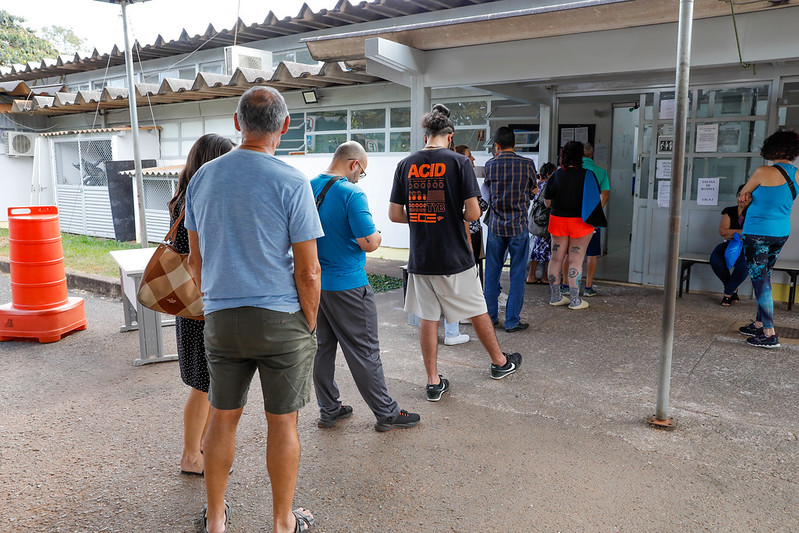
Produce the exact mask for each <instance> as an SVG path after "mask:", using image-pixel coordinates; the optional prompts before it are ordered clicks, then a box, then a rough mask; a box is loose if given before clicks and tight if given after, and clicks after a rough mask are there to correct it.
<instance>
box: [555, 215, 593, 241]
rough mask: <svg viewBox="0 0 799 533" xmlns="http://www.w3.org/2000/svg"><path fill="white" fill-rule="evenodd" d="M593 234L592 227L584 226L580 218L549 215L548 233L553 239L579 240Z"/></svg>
mask: <svg viewBox="0 0 799 533" xmlns="http://www.w3.org/2000/svg"><path fill="white" fill-rule="evenodd" d="M593 232H594V226H592V225H590V224H586V223H585V222H584V221H583V219H582V218H580V217H556V216H555V215H549V233H550V235H552V236H554V237H570V238H572V239H579V238H580V237H585V236H586V235H590V234H591V233H593Z"/></svg>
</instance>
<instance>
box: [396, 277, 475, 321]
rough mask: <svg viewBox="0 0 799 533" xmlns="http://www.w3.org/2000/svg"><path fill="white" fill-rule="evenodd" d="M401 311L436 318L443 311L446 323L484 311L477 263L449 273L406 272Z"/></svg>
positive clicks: (420, 316) (436, 319) (425, 317)
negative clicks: (405, 289)
mask: <svg viewBox="0 0 799 533" xmlns="http://www.w3.org/2000/svg"><path fill="white" fill-rule="evenodd" d="M405 311H406V312H407V313H413V314H415V315H416V316H418V317H419V318H421V319H423V320H433V321H436V322H438V320H439V319H440V318H441V313H442V312H443V313H444V318H446V319H447V322H449V323H455V322H458V321H459V320H463V319H464V318H472V317H475V316H479V315H482V314H484V313H487V312H488V309H487V308H486V301H485V296H483V286H482V284H481V283H480V276H479V275H478V273H477V267H476V266H473V267H472V268H470V269H469V270H465V271H463V272H460V273H458V274H451V275H449V276H439V275H437V276H428V275H425V274H408V289H407V292H406V293H405Z"/></svg>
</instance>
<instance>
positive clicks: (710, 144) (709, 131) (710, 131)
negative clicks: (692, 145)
mask: <svg viewBox="0 0 799 533" xmlns="http://www.w3.org/2000/svg"><path fill="white" fill-rule="evenodd" d="M718 145H719V125H718V124H699V125H697V126H696V151H697V152H716V151H717V150H718Z"/></svg>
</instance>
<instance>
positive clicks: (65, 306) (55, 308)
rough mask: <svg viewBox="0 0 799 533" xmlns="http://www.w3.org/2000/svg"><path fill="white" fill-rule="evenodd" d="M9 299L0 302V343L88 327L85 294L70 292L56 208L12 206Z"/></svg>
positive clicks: (53, 337) (50, 337) (52, 337)
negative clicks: (68, 290) (82, 296)
mask: <svg viewBox="0 0 799 533" xmlns="http://www.w3.org/2000/svg"><path fill="white" fill-rule="evenodd" d="M8 241H9V249H10V251H9V255H10V256H11V257H10V259H11V303H10V304H5V305H0V341H8V340H11V339H15V338H35V339H38V340H39V342H56V341H58V340H60V339H61V337H62V336H63V335H65V334H66V333H69V332H70V331H74V330H82V329H86V313H85V311H84V309H83V298H73V297H69V296H67V278H66V275H65V273H64V251H63V248H62V247H61V229H60V227H59V223H58V208H57V207H55V206H32V207H9V208H8Z"/></svg>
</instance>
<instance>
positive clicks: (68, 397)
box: [0, 260, 799, 532]
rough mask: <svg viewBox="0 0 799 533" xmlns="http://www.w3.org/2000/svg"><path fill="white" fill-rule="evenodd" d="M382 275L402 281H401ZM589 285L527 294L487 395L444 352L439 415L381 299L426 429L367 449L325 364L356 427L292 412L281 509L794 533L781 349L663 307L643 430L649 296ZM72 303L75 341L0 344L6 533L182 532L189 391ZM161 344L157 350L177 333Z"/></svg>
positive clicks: (394, 383) (687, 309)
mask: <svg viewBox="0 0 799 533" xmlns="http://www.w3.org/2000/svg"><path fill="white" fill-rule="evenodd" d="M373 264H374V263H373V261H372V260H370V265H373ZM370 268H376V267H370ZM384 268H385V269H386V271H385V272H381V273H389V274H391V273H392V272H391V271H392V270H393V271H394V272H393V275H397V274H396V272H397V271H396V269H397V268H398V263H396V262H387V263H386V264H385V265H384ZM598 289H599V291H600V295H599V296H597V297H595V298H592V299H590V300H589V302H590V304H591V307H590V308H589V309H587V310H584V311H570V310H568V309H565V308H562V307H560V308H554V307H551V306H549V305H548V304H547V296H548V288H547V287H546V286H528V287H527V293H526V300H525V306H524V309H523V311H522V316H523V320H525V321H530V322H531V323H532V324H533V327H531V328H530V329H529V330H527V331H525V332H521V333H514V334H508V333H505V332H504V331H502V330H499V331H498V338H499V341H500V344H501V345H502V346H503V349H504V351H506V352H507V351H519V352H521V353H522V354H523V356H524V361H523V364H522V367H521V369H520V371H519V372H517V373H516V374H514V375H512V376H509V377H508V378H506V379H503V380H501V381H493V380H491V379H489V377H488V364H489V360H488V357H487V355H486V354H485V351H484V350H483V348H482V347H481V346H480V344H479V342H477V341H476V339H474V340H472V341H470V342H469V343H467V344H464V345H459V346H452V347H447V346H444V345H443V343H442V344H440V346H439V367H440V368H439V370H440V371H441V372H442V373H443V374H444V375H445V376H446V377H447V378H449V379H450V380H451V383H452V389H451V392H450V393H449V394H447V395H445V396H444V398H443V399H442V401H440V402H438V403H429V402H426V401H425V400H424V382H425V378H424V369H423V366H422V361H421V352H420V350H419V345H418V339H417V330H416V328H414V327H412V326H409V325H407V321H406V317H405V314H404V313H403V312H402V309H401V306H402V291H401V290H397V291H393V292H390V293H384V294H379V295H377V297H376V300H377V304H378V314H379V324H380V339H381V349H382V357H383V362H384V367H385V371H386V377H387V381H388V385H389V390H390V392H391V393H392V394H393V395H394V396H395V397H396V398H397V400H398V402H399V403H400V406H401V407H402V408H405V409H408V410H411V411H417V412H419V413H420V414H421V415H422V422H421V424H420V425H419V426H417V427H416V428H413V429H409V430H403V431H394V432H390V433H387V434H380V433H377V432H375V431H374V430H373V429H372V424H373V423H374V419H373V417H372V415H371V413H370V412H369V411H368V409H367V407H366V406H365V404H364V403H363V401H362V400H361V399H360V397H359V396H358V394H357V391H356V389H355V387H354V385H353V383H352V379H351V377H350V376H349V373H348V371H347V369H346V366H345V365H343V364H342V365H340V366H339V373H338V381H339V384H340V386H341V389H342V393H343V399H344V400H345V401H346V402H348V403H351V404H352V405H353V406H354V408H355V414H354V416H353V417H352V418H350V419H348V420H345V421H342V422H341V423H340V424H339V426H338V427H337V428H335V429H333V430H328V431H324V430H320V429H318V428H316V426H315V419H316V416H317V412H316V408H315V405H308V406H307V407H305V408H304V409H303V410H302V411H301V412H300V427H299V431H300V439H301V442H302V445H303V457H302V460H301V465H300V477H299V482H298V485H297V495H296V499H295V502H296V504H297V505H302V506H306V507H308V508H310V509H311V510H312V511H313V512H314V513H315V515H316V517H317V526H316V527H315V528H314V531H318V532H348V531H361V530H363V531H386V532H433V531H442V530H444V531H458V532H486V531H503V532H504V531H525V532H527V531H610V530H627V531H796V530H799V512H797V507H799V484H797V479H799V476H797V474H799V460H797V459H799V448H798V447H797V431H799V396H798V395H797V388H799V384H798V383H797V381H799V350H798V349H797V346H796V345H794V344H788V343H784V345H783V346H784V347H783V348H782V349H780V350H772V351H768V350H763V349H756V348H751V347H749V346H746V345H744V343H743V337H741V336H739V335H738V334H737V333H736V328H737V326H739V325H742V324H743V323H745V321H746V320H747V319H749V318H750V317H751V316H752V315H753V313H754V304H753V303H752V302H751V301H749V300H747V299H744V300H743V301H742V302H741V303H740V304H738V305H736V306H734V307H732V308H721V307H720V306H719V305H718V302H717V297H716V295H707V294H690V295H688V296H687V297H685V298H683V299H681V300H679V301H678V304H677V322H676V326H675V331H676V334H675V344H674V364H673V380H672V394H671V409H670V414H671V416H673V417H674V418H675V419H676V421H677V428H676V429H675V430H673V431H663V430H655V429H652V428H650V427H648V426H647V425H646V423H645V420H646V417H647V416H649V415H651V414H653V413H654V410H655V399H656V392H657V371H658V356H659V351H660V328H661V307H662V291H661V290H657V289H650V288H644V287H637V286H623V285H610V284H601V283H600V284H599V287H598ZM79 295H81V296H83V297H84V298H86V309H87V317H88V321H89V326H88V329H87V330H86V331H82V332H76V333H74V334H72V335H69V336H68V337H66V338H64V339H62V340H61V341H60V342H58V343H54V344H47V345H40V344H37V343H34V342H5V343H0V406H2V409H0V505H1V506H0V509H2V510H0V531H48V532H49V531H198V530H199V522H198V517H199V513H200V509H201V507H202V505H203V502H204V485H203V482H202V480H201V479H199V478H194V477H191V478H188V477H186V476H181V475H180V474H179V473H178V460H179V455H180V451H181V446H182V433H181V432H182V429H181V412H182V405H183V402H184V401H185V398H186V394H187V388H186V387H185V386H184V385H183V384H182V383H181V381H180V377H179V372H178V368H177V363H159V364H156V365H147V366H143V367H134V366H133V364H132V362H133V359H135V358H136V357H137V354H138V337H137V334H136V333H135V332H129V333H119V326H120V325H121V323H122V320H123V318H122V307H121V303H120V301H119V300H118V299H115V298H108V297H101V296H96V295H94V294H91V293H82V294H79ZM8 301H10V290H9V278H8V276H7V275H5V274H3V275H0V302H8ZM776 307H777V312H776V319H777V320H776V322H777V327H778V331H779V329H780V328H781V327H782V328H798V327H799V315H797V314H796V312H788V311H786V310H785V306H784V304H777V306H776ZM461 328H462V332H464V333H469V334H472V336H473V330H472V328H471V326H461ZM786 331H787V330H786ZM441 335H443V331H442V332H441ZM164 338H165V340H166V341H167V349H168V350H170V351H173V350H174V333H173V330H172V328H165V330H164ZM340 362H343V361H340ZM259 398H260V390H259V387H258V384H257V380H256V382H255V383H254V384H253V390H252V392H251V396H250V399H251V401H250V403H249V405H248V406H247V407H246V408H245V412H244V416H243V417H242V421H241V425H240V429H239V437H238V442H237V456H236V461H235V465H234V467H235V471H234V473H233V475H232V476H231V479H230V485H229V488H228V493H227V498H228V499H229V500H230V502H231V504H232V508H233V515H232V522H231V527H230V531H231V532H250V531H267V530H268V524H270V523H271V521H270V515H271V503H270V497H269V494H270V490H269V481H268V476H267V474H266V469H265V466H264V457H263V453H264V449H265V421H264V416H263V413H262V411H261V408H260V401H259Z"/></svg>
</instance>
